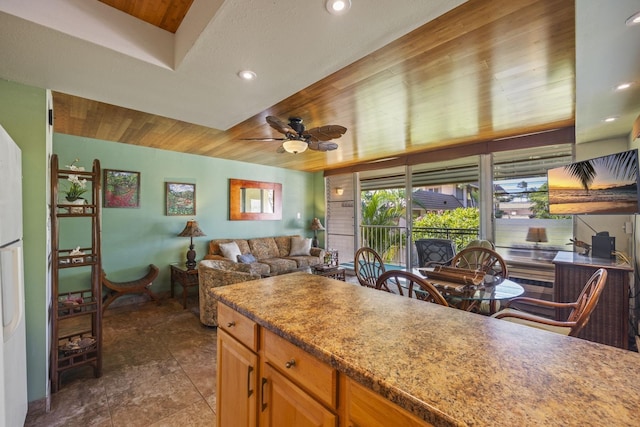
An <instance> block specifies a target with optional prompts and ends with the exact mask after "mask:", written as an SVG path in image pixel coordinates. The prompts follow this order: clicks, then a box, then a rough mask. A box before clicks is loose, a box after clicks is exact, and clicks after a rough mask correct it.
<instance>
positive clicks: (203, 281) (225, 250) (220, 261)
mask: <svg viewBox="0 0 640 427" xmlns="http://www.w3.org/2000/svg"><path fill="white" fill-rule="evenodd" d="M324 255H325V252H324V249H322V248H312V247H311V239H305V238H303V237H300V236H277V237H259V238H253V239H216V240H211V241H210V242H209V252H208V253H207V255H205V257H204V259H203V260H202V261H200V262H199V263H198V280H199V285H200V286H199V288H200V322H201V323H202V324H204V325H207V326H217V325H218V323H217V307H216V299H215V298H214V297H213V295H212V293H211V291H210V290H211V288H215V287H219V286H226V285H231V284H234V283H239V282H246V281H249V280H256V279H260V278H261V277H269V276H276V275H279V274H286V273H290V272H293V271H297V270H301V269H304V268H306V267H309V266H312V265H316V264H321V263H322V262H323V260H324Z"/></svg>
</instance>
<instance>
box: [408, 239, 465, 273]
mask: <svg viewBox="0 0 640 427" xmlns="http://www.w3.org/2000/svg"><path fill="white" fill-rule="evenodd" d="M415 245H416V251H417V252H418V264H419V266H420V267H429V266H430V265H433V264H438V265H449V263H450V262H451V260H452V259H453V257H454V256H455V254H456V244H455V243H454V242H453V241H452V240H448V239H418V240H416V241H415Z"/></svg>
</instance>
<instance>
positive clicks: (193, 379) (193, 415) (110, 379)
mask: <svg viewBox="0 0 640 427" xmlns="http://www.w3.org/2000/svg"><path fill="white" fill-rule="evenodd" d="M189 304H190V306H189V308H188V309H187V310H183V309H182V304H181V302H179V301H176V300H171V299H168V300H164V301H162V302H161V303H160V304H156V303H155V302H146V303H135V304H129V305H122V306H118V307H113V308H110V309H109V310H107V312H106V313H105V315H104V317H103V330H102V332H103V363H102V364H103V374H102V377H101V378H95V377H94V376H93V370H92V369H88V368H82V369H74V370H70V371H69V372H67V373H65V374H64V375H63V385H62V388H61V389H60V390H59V391H58V392H57V393H54V394H53V395H52V396H51V410H50V411H49V412H44V410H43V409H42V406H43V405H32V407H33V408H34V409H33V410H32V411H31V412H30V413H29V414H28V415H27V420H26V423H25V426H28V427H40V426H46V427H50V426H65V427H66V426H83V427H84V426H98V427H107V426H109V427H118V426H127V427H136V426H140V427H146V426H154V427H155V426H180V427H186V426H212V425H215V402H216V398H215V392H216V369H215V363H216V330H215V328H208V327H204V326H203V325H202V324H201V323H200V320H199V318H198V316H197V310H195V309H193V306H194V305H195V306H197V300H196V301H195V303H194V301H193V300H192V299H190V301H189Z"/></svg>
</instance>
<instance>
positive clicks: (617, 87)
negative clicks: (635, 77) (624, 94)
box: [616, 82, 631, 90]
mask: <svg viewBox="0 0 640 427" xmlns="http://www.w3.org/2000/svg"><path fill="white" fill-rule="evenodd" d="M630 87H631V83H629V82H625V83H620V84H619V85H618V86H616V90H625V89H629V88H630Z"/></svg>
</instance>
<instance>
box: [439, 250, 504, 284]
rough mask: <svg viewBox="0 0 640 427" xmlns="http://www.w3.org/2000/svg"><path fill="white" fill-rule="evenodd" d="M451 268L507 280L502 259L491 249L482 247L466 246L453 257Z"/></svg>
mask: <svg viewBox="0 0 640 427" xmlns="http://www.w3.org/2000/svg"><path fill="white" fill-rule="evenodd" d="M451 266H452V267H456V268H465V269H469V270H477V271H482V272H483V273H484V274H489V275H491V276H493V277H495V278H496V279H498V280H499V279H508V278H509V270H508V268H507V263H506V262H505V261H504V258H502V256H500V254H499V253H498V252H496V251H495V250H493V249H489V248H487V247H482V246H467V247H466V248H464V249H463V250H461V251H460V252H458V253H457V254H456V256H455V257H453V260H452V261H451Z"/></svg>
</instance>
